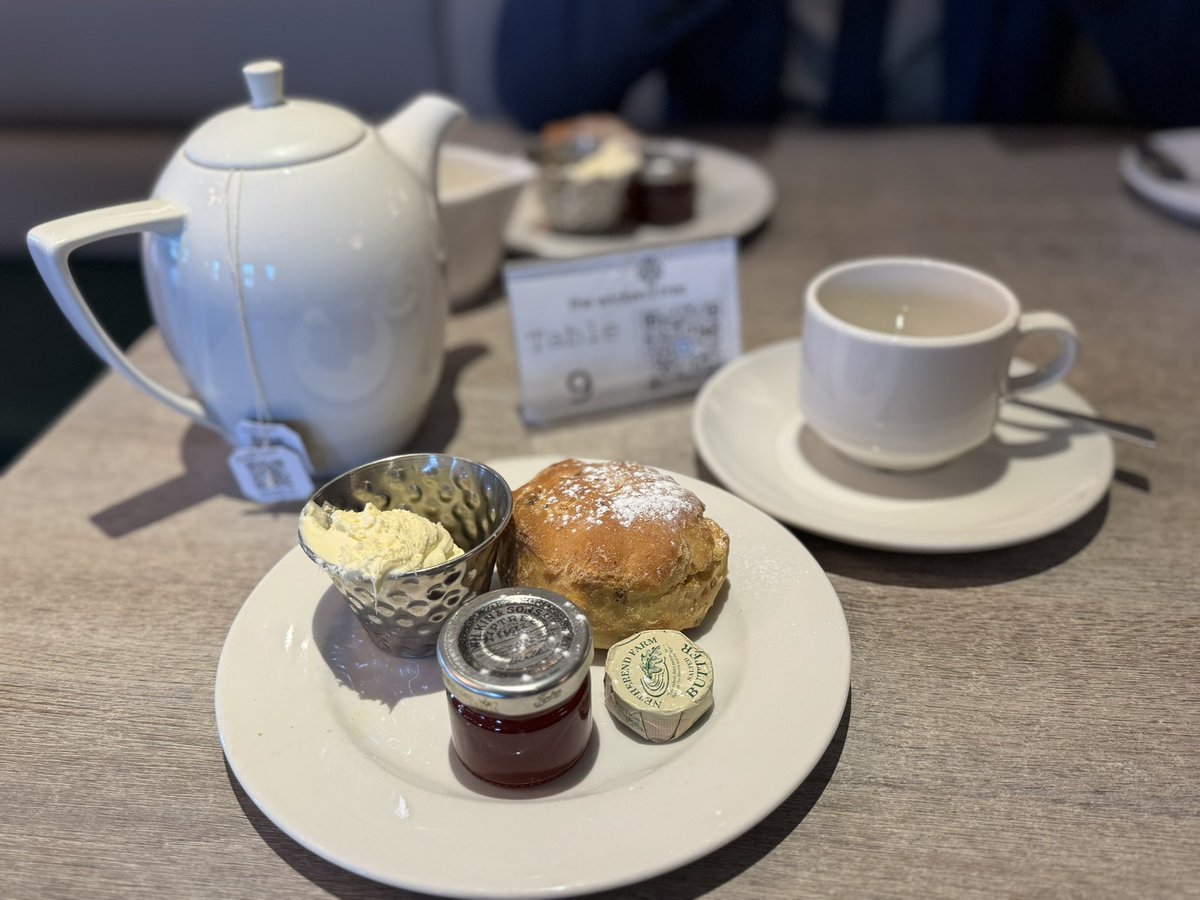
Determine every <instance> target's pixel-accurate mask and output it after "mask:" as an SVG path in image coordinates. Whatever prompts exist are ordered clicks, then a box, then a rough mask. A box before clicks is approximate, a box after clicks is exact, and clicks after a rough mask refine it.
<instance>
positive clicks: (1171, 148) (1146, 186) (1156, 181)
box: [1120, 128, 1200, 225]
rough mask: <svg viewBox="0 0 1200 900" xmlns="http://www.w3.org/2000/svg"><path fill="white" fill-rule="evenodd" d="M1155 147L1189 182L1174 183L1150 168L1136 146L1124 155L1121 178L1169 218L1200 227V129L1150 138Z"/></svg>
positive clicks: (1123, 153)
mask: <svg viewBox="0 0 1200 900" xmlns="http://www.w3.org/2000/svg"><path fill="white" fill-rule="evenodd" d="M1147 140H1149V141H1150V142H1151V143H1152V144H1154V146H1155V147H1157V148H1158V149H1159V150H1161V151H1162V152H1163V153H1165V154H1167V155H1169V156H1170V158H1171V159H1172V160H1174V161H1175V162H1176V163H1178V164H1179V165H1180V166H1181V167H1182V168H1183V170H1184V171H1185V172H1186V173H1187V174H1188V177H1189V179H1190V180H1189V181H1172V180H1170V179H1166V178H1163V177H1162V176H1161V175H1159V174H1157V173H1156V172H1155V171H1154V169H1153V168H1151V167H1150V166H1147V165H1146V163H1145V161H1144V160H1143V159H1142V157H1141V154H1140V153H1139V152H1138V150H1137V148H1136V147H1126V148H1125V149H1124V150H1123V151H1122V152H1121V159H1120V170H1121V177H1122V178H1123V179H1124V180H1125V183H1126V184H1127V185H1128V186H1129V187H1130V189H1131V190H1132V191H1133V192H1134V193H1136V194H1137V195H1138V196H1140V197H1141V198H1142V199H1143V200H1146V201H1147V202H1148V203H1150V204H1151V205H1153V206H1156V207H1158V208H1159V209H1161V210H1162V211H1163V212H1165V213H1167V214H1168V215H1172V216H1175V217H1176V218H1179V219H1183V220H1185V221H1188V222H1191V223H1192V224H1197V225H1200V128H1178V129H1174V130H1171V131H1159V132H1155V133H1154V134H1152V135H1150V136H1149V138H1148V139H1147Z"/></svg>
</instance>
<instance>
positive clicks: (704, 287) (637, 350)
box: [504, 238, 742, 424]
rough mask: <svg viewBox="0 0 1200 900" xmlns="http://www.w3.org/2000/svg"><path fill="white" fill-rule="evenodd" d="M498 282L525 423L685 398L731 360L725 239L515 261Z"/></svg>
mask: <svg viewBox="0 0 1200 900" xmlns="http://www.w3.org/2000/svg"><path fill="white" fill-rule="evenodd" d="M504 279H505V284H506V287H507V289H508V297H509V304H510V307H511V310H512V323H513V340H514V342H515V344H516V352H517V366H518V369H519V372H520V380H521V411H522V415H523V416H524V418H525V420H526V421H527V422H530V423H532V424H542V423H546V422H551V421H554V420H556V419H562V418H567V417H571V416H578V415H583V414H585V413H590V412H596V411H599V410H604V409H612V408H615V407H619V406H626V405H630V404H634V403H641V402H644V401H647V400H653V399H656V398H660V397H669V396H674V395H677V394H682V393H687V392H689V391H693V390H695V389H696V388H698V387H699V386H700V384H701V383H702V382H703V381H704V379H705V378H707V377H708V376H709V375H710V374H711V373H712V372H713V371H714V370H716V369H717V368H718V367H719V366H720V365H721V364H722V363H724V362H726V361H727V360H729V359H732V358H733V357H734V356H736V355H737V354H738V353H740V352H741V346H742V335H741V314H740V312H741V311H740V308H739V302H738V272H737V242H736V241H735V240H734V239H733V238H719V239H716V240H709V241H702V242H697V243H693V244H680V245H674V246H666V247H652V248H645V249H640V250H636V251H630V252H625V253H614V254H606V255H604V256H593V257H587V258H585V259H573V260H566V261H556V262H538V263H515V264H512V265H509V266H507V267H506V268H505V272H504Z"/></svg>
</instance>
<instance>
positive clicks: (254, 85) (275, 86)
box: [242, 59, 283, 109]
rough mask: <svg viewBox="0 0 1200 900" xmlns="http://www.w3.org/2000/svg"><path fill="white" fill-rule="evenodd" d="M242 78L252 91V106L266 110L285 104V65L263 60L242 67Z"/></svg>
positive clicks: (274, 60)
mask: <svg viewBox="0 0 1200 900" xmlns="http://www.w3.org/2000/svg"><path fill="white" fill-rule="evenodd" d="M242 77H244V78H245V79H246V87H247V88H248V89H249V90H250V106H252V107H253V108H254V109H265V108H266V107H268V106H278V105H279V104H281V103H282V102H283V63H281V62H279V60H277V59H263V60H259V61H257V62H252V63H247V64H246V65H245V66H243V67H242Z"/></svg>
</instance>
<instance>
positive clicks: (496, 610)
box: [437, 588, 593, 717]
mask: <svg viewBox="0 0 1200 900" xmlns="http://www.w3.org/2000/svg"><path fill="white" fill-rule="evenodd" d="M592 650H593V647H592V626H591V625H590V624H589V622H588V620H587V616H585V615H584V614H583V611H582V610H580V609H579V607H577V606H576V605H575V604H574V603H572V602H571V601H570V600H568V599H567V598H565V597H563V596H561V595H559V594H556V593H554V592H552V591H545V590H540V589H537V588H503V589H501V590H498V591H491V592H490V593H486V594H481V595H480V596H478V597H475V598H474V599H473V600H470V601H468V602H467V603H464V604H463V605H462V606H461V607H459V609H458V610H457V611H456V612H455V613H454V614H453V615H452V616H450V618H449V619H447V620H446V623H445V625H444V626H443V627H442V630H441V632H440V634H439V635H438V644H437V657H438V665H439V666H440V667H441V671H442V683H443V684H445V686H446V690H448V691H449V692H450V693H451V694H453V695H454V696H455V697H456V698H458V699H459V700H460V701H462V702H463V703H465V704H466V705H467V706H470V707H472V708H473V709H477V710H480V711H482V712H487V713H490V714H493V715H495V716H497V717H504V716H526V715H533V714H536V713H539V712H544V711H547V710H550V709H553V708H554V707H556V706H558V705H559V704H560V703H562V702H564V701H565V700H567V699H568V698H570V697H571V696H572V695H573V694H574V693H575V692H576V691H577V690H579V687H580V685H582V684H583V682H584V680H585V679H586V678H587V675H588V669H589V666H590V665H591V662H592Z"/></svg>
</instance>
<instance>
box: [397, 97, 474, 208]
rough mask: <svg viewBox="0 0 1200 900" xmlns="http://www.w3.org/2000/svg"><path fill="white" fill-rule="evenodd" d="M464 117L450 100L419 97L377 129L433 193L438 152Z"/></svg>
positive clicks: (435, 184) (464, 113)
mask: <svg viewBox="0 0 1200 900" xmlns="http://www.w3.org/2000/svg"><path fill="white" fill-rule="evenodd" d="M465 115H466V111H465V110H464V109H463V108H462V107H461V106H459V105H458V104H457V103H455V102H453V101H452V100H447V99H446V98H445V97H440V96H438V95H437V94H422V95H421V96H419V97H417V98H416V99H415V100H413V101H412V102H411V103H409V104H408V105H407V106H405V107H404V108H403V109H402V110H400V111H399V112H398V113H396V114H395V115H394V116H392V117H391V118H390V119H388V120H387V121H386V122H384V123H383V124H382V125H380V126H379V136H380V137H381V138H382V139H383V142H384V144H386V145H387V147H388V149H390V150H391V151H392V152H393V153H395V154H396V155H397V156H399V157H400V158H401V159H402V160H404V161H405V162H406V163H407V164H408V165H409V166H410V167H411V168H412V170H413V171H414V172H416V173H417V174H418V175H419V176H420V177H421V178H422V179H423V180H424V182H425V184H426V185H428V187H429V189H430V190H431V191H433V192H434V193H436V192H437V161H438V148H439V147H440V146H441V144H442V138H444V137H445V135H446V131H447V130H448V129H449V128H450V126H451V125H453V124H454V123H455V122H457V121H458V120H459V119H461V118H463V117H464V116H465Z"/></svg>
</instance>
